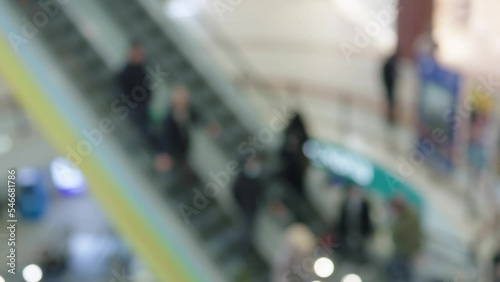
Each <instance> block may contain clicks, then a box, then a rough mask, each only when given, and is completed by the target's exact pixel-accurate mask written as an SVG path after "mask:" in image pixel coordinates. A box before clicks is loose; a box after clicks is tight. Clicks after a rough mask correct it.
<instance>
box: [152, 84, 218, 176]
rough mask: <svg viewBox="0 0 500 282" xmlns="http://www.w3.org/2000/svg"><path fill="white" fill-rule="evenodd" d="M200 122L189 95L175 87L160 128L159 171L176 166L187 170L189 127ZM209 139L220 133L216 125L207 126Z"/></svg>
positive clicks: (182, 87) (179, 86)
mask: <svg viewBox="0 0 500 282" xmlns="http://www.w3.org/2000/svg"><path fill="white" fill-rule="evenodd" d="M199 122H200V118H199V116H198V114H197V113H196V112H195V111H194V110H193V109H192V107H191V105H190V93H189V91H188V89H187V88H186V87H185V86H183V85H177V86H175V87H174V89H173V91H172V97H171V107H170V110H169V113H168V114H167V117H166V118H165V120H164V122H163V126H162V130H161V131H162V132H161V136H160V138H159V140H158V144H157V148H158V150H159V151H160V154H159V155H158V156H157V158H156V168H157V169H158V170H159V171H169V170H171V169H172V167H174V165H175V166H178V167H183V168H185V169H188V170H189V165H188V154H189V149H190V144H191V138H190V132H189V131H190V127H191V126H192V125H194V124H196V123H199ZM207 129H208V133H209V135H210V136H211V137H216V136H217V135H218V134H219V133H220V127H219V125H218V124H217V123H211V124H209V125H208V126H207Z"/></svg>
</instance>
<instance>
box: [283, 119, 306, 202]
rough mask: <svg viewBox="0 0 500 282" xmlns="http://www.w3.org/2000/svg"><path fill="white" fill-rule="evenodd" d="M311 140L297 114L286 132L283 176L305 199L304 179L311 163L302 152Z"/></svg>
mask: <svg viewBox="0 0 500 282" xmlns="http://www.w3.org/2000/svg"><path fill="white" fill-rule="evenodd" d="M308 139H309V136H308V135H307V132H306V128H305V125H304V121H303V120H302V116H301V115H300V114H299V113H295V115H294V117H293V118H292V119H291V121H290V123H289V125H288V127H287V128H286V130H285V143H284V144H283V147H282V149H281V157H282V159H283V163H284V169H283V176H284V178H285V179H286V180H288V182H289V183H290V184H291V185H292V187H293V188H294V189H295V191H297V193H298V194H299V196H300V197H301V198H303V197H304V196H305V192H304V178H305V174H306V171H307V167H308V166H309V161H308V159H307V157H306V156H305V154H304V152H303V151H302V146H304V143H305V142H306V141H307V140H308Z"/></svg>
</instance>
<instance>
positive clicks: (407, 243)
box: [389, 196, 423, 282]
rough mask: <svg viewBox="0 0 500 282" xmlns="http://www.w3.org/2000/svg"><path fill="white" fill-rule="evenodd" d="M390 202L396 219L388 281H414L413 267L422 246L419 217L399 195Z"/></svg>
mask: <svg viewBox="0 0 500 282" xmlns="http://www.w3.org/2000/svg"><path fill="white" fill-rule="evenodd" d="M391 204H392V208H393V210H394V212H395V215H396V219H395V222H394V225H393V231H392V234H393V235H392V237H393V241H394V247H395V253H394V256H393V258H392V260H391V262H390V263H389V277H390V280H389V281H391V282H403V281H404V282H406V281H414V280H413V279H415V277H414V274H413V268H414V264H415V262H416V259H417V256H418V254H419V252H420V250H421V247H422V236H423V235H422V228H421V223H420V217H419V215H418V212H417V211H416V210H415V209H413V208H412V207H411V206H409V205H408V204H407V203H406V202H405V201H404V200H403V198H402V197H400V196H397V197H395V198H393V199H392V202H391Z"/></svg>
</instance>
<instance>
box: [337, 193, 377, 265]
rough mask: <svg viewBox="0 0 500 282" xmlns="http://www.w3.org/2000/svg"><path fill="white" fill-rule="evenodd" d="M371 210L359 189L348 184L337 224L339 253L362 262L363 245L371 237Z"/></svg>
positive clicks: (363, 255)
mask: <svg viewBox="0 0 500 282" xmlns="http://www.w3.org/2000/svg"><path fill="white" fill-rule="evenodd" d="M370 212H371V208H370V205H369V203H368V200H367V199H366V197H365V195H364V193H363V191H362V190H361V188H359V187H357V186H355V184H349V186H348V190H347V196H346V198H345V200H344V203H343V205H342V207H341V209H340V217H339V220H338V223H337V228H336V231H337V236H338V240H339V243H340V249H339V251H340V252H341V253H343V254H344V255H346V256H347V257H350V258H353V259H355V260H361V261H363V260H364V259H365V258H366V250H365V245H366V243H367V241H368V240H369V238H370V237H371V236H372V235H373V223H372V220H371V217H370Z"/></svg>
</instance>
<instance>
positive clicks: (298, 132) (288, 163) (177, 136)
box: [118, 45, 422, 281]
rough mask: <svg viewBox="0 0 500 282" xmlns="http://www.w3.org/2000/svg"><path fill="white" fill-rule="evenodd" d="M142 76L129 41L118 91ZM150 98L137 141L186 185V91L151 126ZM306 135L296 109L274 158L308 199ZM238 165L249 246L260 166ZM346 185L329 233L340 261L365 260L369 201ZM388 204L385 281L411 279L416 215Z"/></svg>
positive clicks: (390, 76) (190, 115) (388, 74)
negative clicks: (389, 246)
mask: <svg viewBox="0 0 500 282" xmlns="http://www.w3.org/2000/svg"><path fill="white" fill-rule="evenodd" d="M395 60H396V55H394V56H391V58H389V60H388V61H387V63H386V64H385V65H384V68H383V69H384V71H383V73H384V81H385V84H386V86H387V101H388V122H389V123H391V124H392V123H394V121H395V115H394V108H395V103H394V90H393V88H394V79H395ZM146 76H147V73H146V70H145V66H144V53H143V50H142V48H141V47H140V46H139V45H134V46H133V47H132V49H131V51H130V54H129V60H128V62H127V64H126V66H125V67H124V69H123V70H122V71H121V73H120V74H119V76H118V84H119V86H120V90H121V91H122V92H123V93H131V92H132V91H134V89H135V88H136V87H138V86H142V85H144V83H145V80H146ZM152 100H153V99H152V93H151V91H150V90H147V95H146V97H145V98H144V99H142V101H137V106H136V107H135V108H134V109H132V114H131V116H130V117H131V122H132V124H133V125H134V126H135V127H136V128H137V131H138V133H139V135H141V140H142V142H143V144H145V145H147V146H150V147H152V148H154V149H155V150H156V152H157V157H156V159H155V164H154V165H155V167H156V169H157V170H158V171H159V172H162V173H175V174H178V175H180V176H181V178H182V179H183V183H185V184H186V185H190V181H192V179H193V173H194V172H193V169H192V167H191V165H190V164H189V161H188V155H189V152H190V144H191V138H190V133H189V131H190V128H191V127H192V126H193V125H195V124H200V123H201V122H202V121H201V119H200V117H199V116H198V114H197V112H196V111H195V110H194V109H193V107H192V106H191V103H190V93H189V89H187V88H186V87H185V86H183V85H176V86H174V87H173V88H172V92H171V99H170V101H171V103H170V108H169V110H168V113H167V114H166V117H165V118H164V120H163V122H161V124H160V125H159V126H158V127H156V128H155V127H153V126H152V125H151V124H152V123H151V121H150V118H149V114H148V108H149V107H150V106H151V105H150V104H151V103H152ZM207 128H208V131H209V134H211V135H212V136H216V135H217V134H219V133H220V131H221V130H222V129H221V128H220V126H219V125H218V124H214V123H212V124H208V126H207ZM308 139H309V135H308V133H307V128H306V126H305V122H304V119H303V117H302V116H301V114H300V113H298V112H297V113H295V115H294V116H293V118H292V119H291V120H290V121H289V124H288V126H287V127H286V129H285V130H284V142H283V144H282V147H281V151H280V155H278V156H276V157H277V158H280V159H281V163H282V169H281V171H280V172H279V175H278V176H279V177H281V178H282V179H283V180H284V181H286V182H287V183H288V184H289V187H290V189H293V190H294V193H296V194H297V195H298V196H299V198H300V199H301V200H302V201H308V197H307V193H306V190H307V185H306V183H305V178H306V177H305V176H306V173H307V170H308V169H309V161H308V159H307V157H306V156H305V155H304V153H303V150H302V147H303V145H304V143H305V142H306V141H307V140H308ZM241 163H242V166H241V167H242V170H241V172H240V174H239V175H238V176H237V177H236V179H235V181H234V184H233V190H232V194H233V198H234V201H235V203H236V204H237V206H238V207H239V208H240V210H241V214H242V217H241V222H242V224H241V225H242V229H243V232H242V233H243V234H245V236H244V237H245V239H244V240H245V241H247V242H248V247H249V248H251V247H252V246H251V241H252V240H251V239H252V238H251V234H253V229H254V221H255V217H256V214H257V212H258V209H259V204H260V202H261V201H262V197H263V194H264V190H265V187H264V184H263V182H262V179H261V178H262V174H263V169H264V165H263V160H262V159H261V158H260V157H259V156H256V157H254V158H249V159H245V160H241ZM347 186H348V187H347V188H346V189H345V195H346V197H345V201H344V202H343V204H342V206H341V207H339V213H338V214H339V215H338V218H337V220H336V222H333V223H332V224H331V229H330V231H331V232H332V234H334V235H335V238H336V240H337V242H338V244H339V246H340V247H339V248H338V253H339V255H341V256H342V257H343V258H345V259H346V260H352V261H355V262H357V263H365V262H367V261H369V256H368V254H367V251H366V249H367V247H366V245H367V242H369V240H370V238H371V237H372V236H373V235H374V233H375V231H376V226H375V225H374V223H373V221H372V215H371V213H372V211H371V205H370V202H369V200H368V198H367V195H366V193H365V192H364V191H363V188H362V187H359V186H357V185H356V184H354V183H350V184H349V185H347ZM290 192H291V191H290ZM391 206H392V208H393V211H394V215H395V217H394V222H393V238H394V246H395V254H394V256H393V259H392V260H391V261H390V262H389V263H388V266H387V271H388V274H389V277H390V279H392V280H390V281H411V280H410V279H411V277H412V270H411V269H412V263H413V261H414V260H415V257H416V255H417V254H418V252H419V250H420V249H421V245H422V232H421V227H420V220H419V216H418V213H417V212H416V211H415V210H414V209H413V208H412V207H410V206H409V205H407V204H406V203H405V201H404V200H403V199H402V198H401V197H396V198H395V199H394V200H393V201H392V203H391ZM301 226H302V227H301V228H298V231H297V232H298V233H301V234H305V233H307V231H304V229H306V227H304V226H305V225H301ZM299 231H300V232H299ZM297 232H295V233H297ZM294 236H295V235H294ZM304 236H305V235H304ZM304 236H303V237H304ZM295 237H296V236H295ZM295 237H293V238H295ZM296 241H297V240H295V241H294V242H296ZM280 281H283V280H280ZM285 281H286V280H285ZM294 281H296V280H294Z"/></svg>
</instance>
